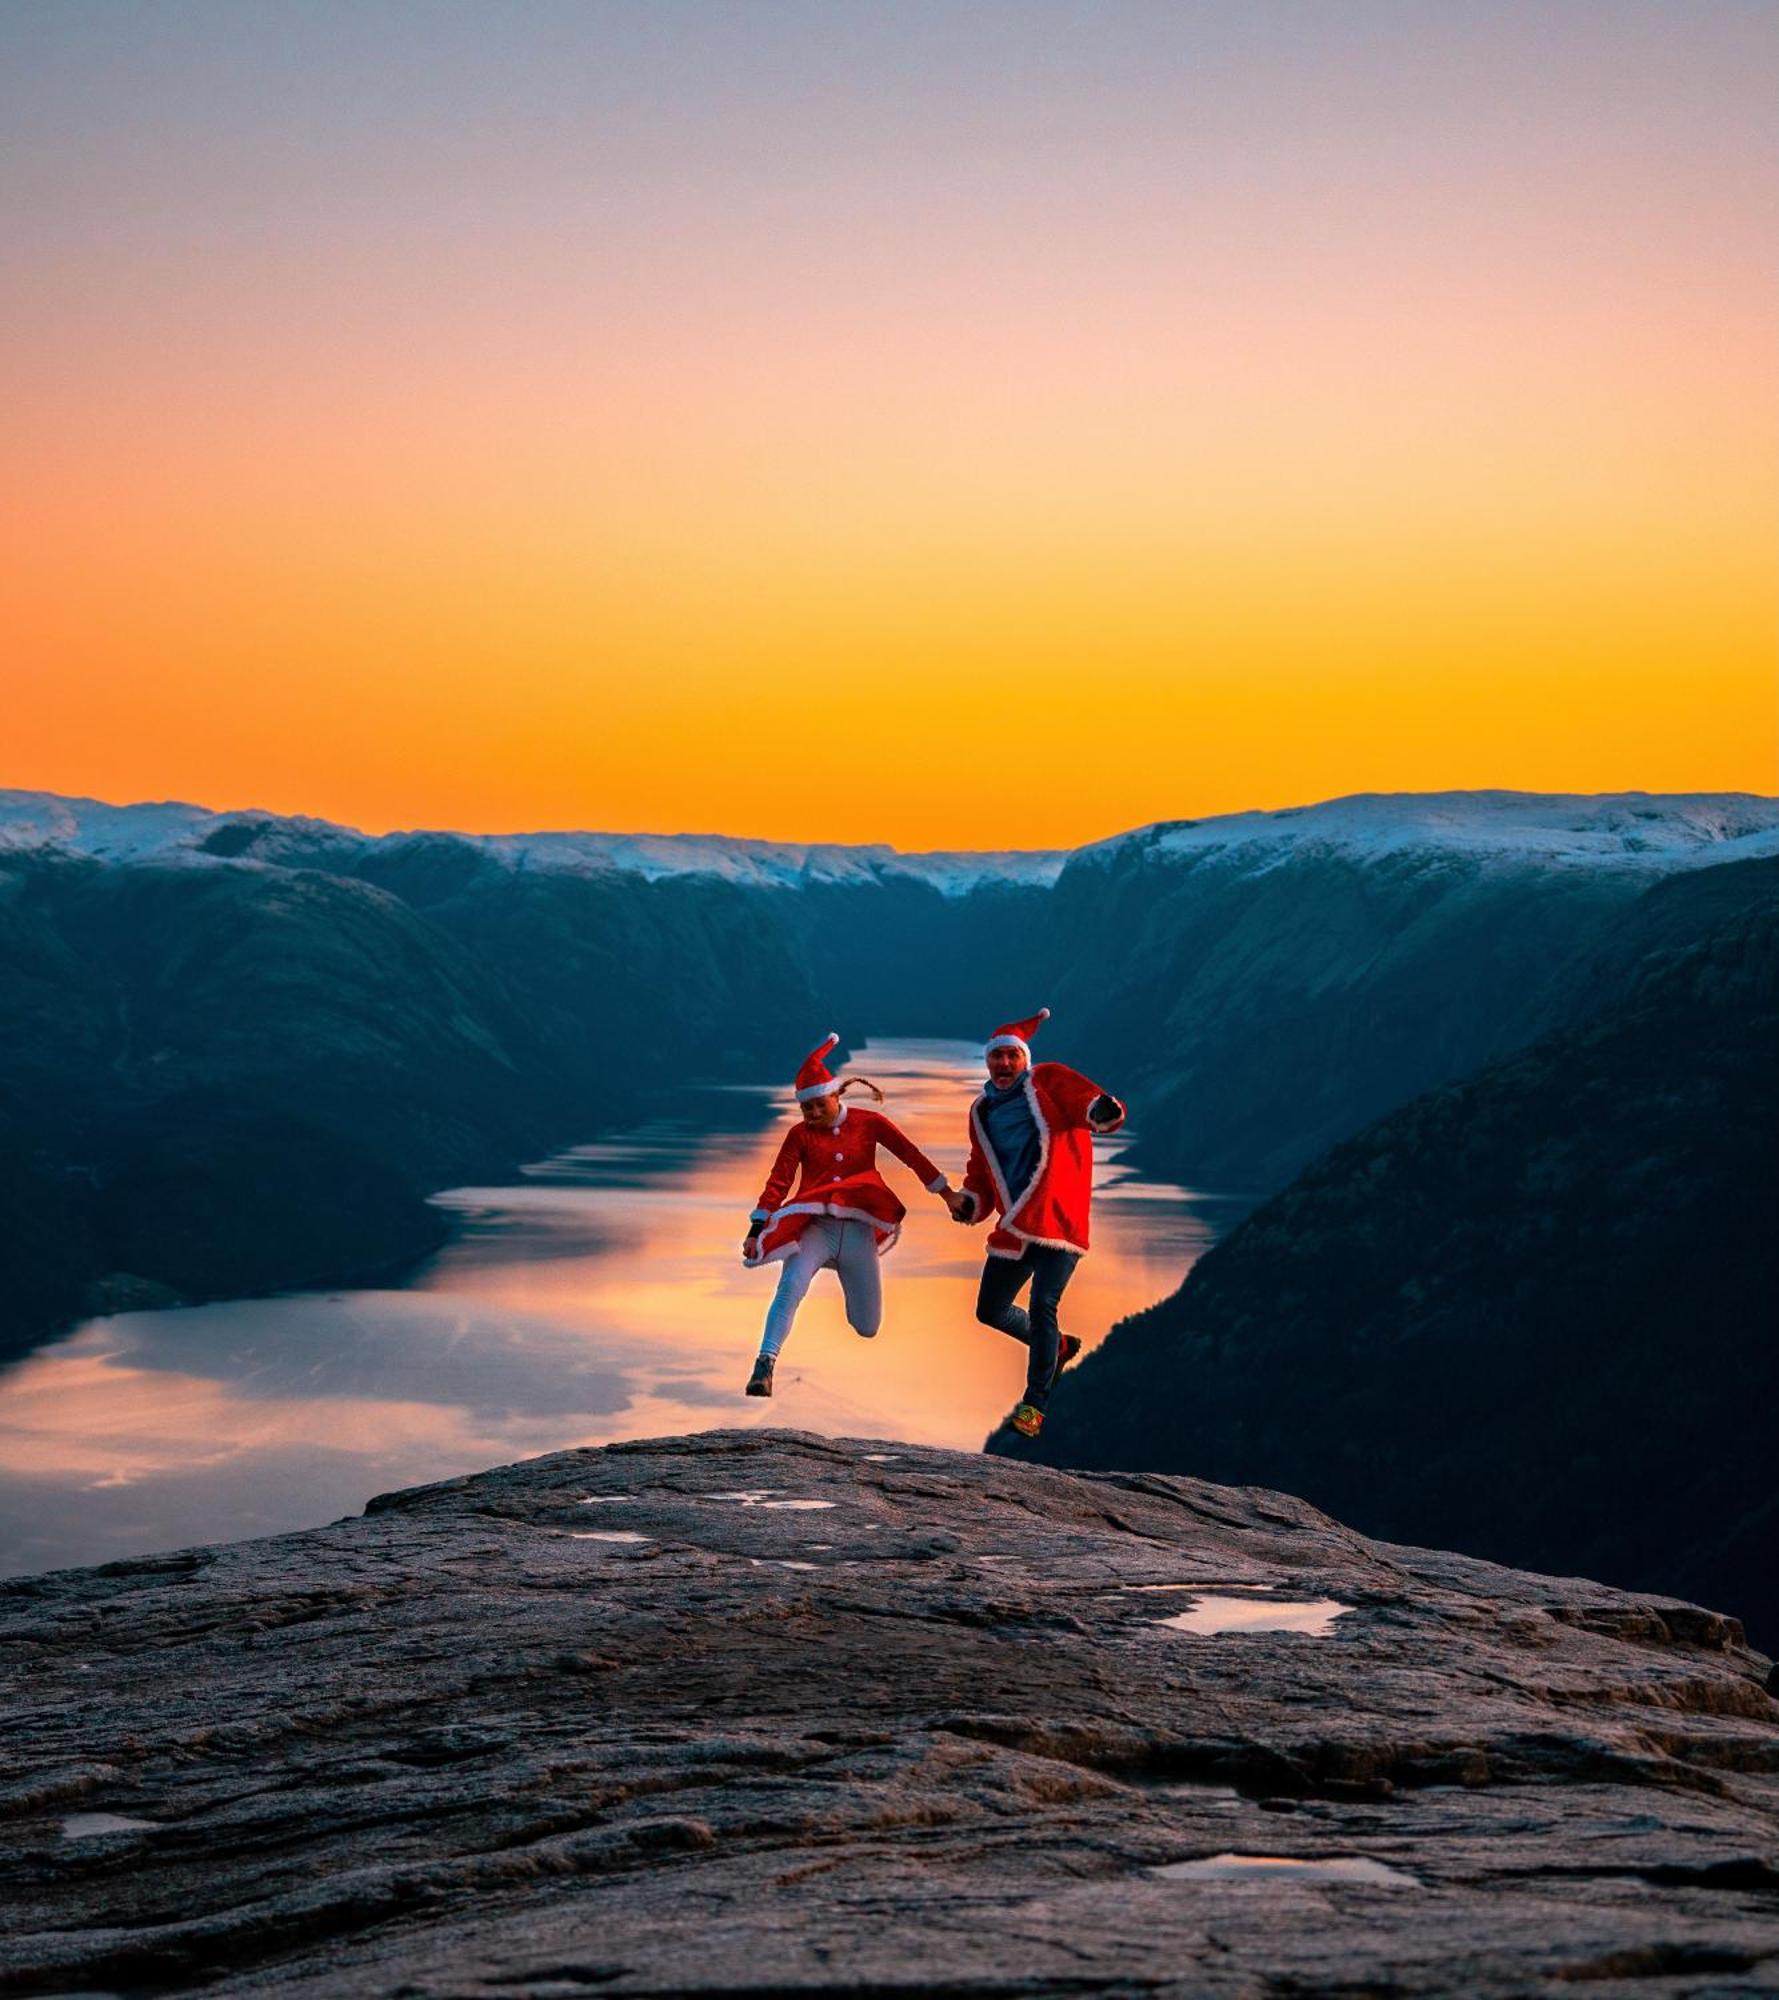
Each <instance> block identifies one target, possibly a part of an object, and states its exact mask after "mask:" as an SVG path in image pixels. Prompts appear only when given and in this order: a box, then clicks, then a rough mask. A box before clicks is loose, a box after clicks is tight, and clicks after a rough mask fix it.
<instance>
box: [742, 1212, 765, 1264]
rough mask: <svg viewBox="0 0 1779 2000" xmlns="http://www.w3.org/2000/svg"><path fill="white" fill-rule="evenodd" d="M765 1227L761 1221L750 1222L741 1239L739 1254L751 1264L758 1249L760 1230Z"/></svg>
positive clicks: (757, 1253)
mask: <svg viewBox="0 0 1779 2000" xmlns="http://www.w3.org/2000/svg"><path fill="white" fill-rule="evenodd" d="M765 1227H766V1225H765V1223H763V1222H750V1223H749V1224H748V1226H747V1234H746V1235H745V1236H744V1237H743V1238H742V1239H741V1254H742V1256H743V1257H745V1258H746V1259H747V1261H748V1262H749V1263H750V1264H751V1263H752V1262H753V1260H754V1258H755V1257H756V1256H758V1255H759V1250H760V1231H761V1230H762V1229H764V1228H765Z"/></svg>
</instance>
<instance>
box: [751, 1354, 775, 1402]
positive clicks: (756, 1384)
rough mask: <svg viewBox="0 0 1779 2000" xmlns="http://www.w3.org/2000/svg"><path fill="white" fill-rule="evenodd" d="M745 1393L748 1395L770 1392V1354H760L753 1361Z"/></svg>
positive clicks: (768, 1394)
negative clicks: (752, 1369) (752, 1368)
mask: <svg viewBox="0 0 1779 2000" xmlns="http://www.w3.org/2000/svg"><path fill="white" fill-rule="evenodd" d="M747 1393H748V1394H749V1395H750V1396H770V1395H771V1394H772V1356H771V1355H770V1354H762V1355H761V1356H760V1358H759V1359H758V1360H757V1361H756V1362H755V1363H754V1372H753V1373H752V1374H751V1375H750V1376H749V1377H748V1378H747Z"/></svg>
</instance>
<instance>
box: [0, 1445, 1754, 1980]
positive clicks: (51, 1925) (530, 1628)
mask: <svg viewBox="0 0 1779 2000" xmlns="http://www.w3.org/2000/svg"><path fill="white" fill-rule="evenodd" d="M1770 1672H1771V1668H1770V1663H1769V1662H1768V1661H1767V1660H1766V1659H1765V1658H1763V1657H1762V1656H1760V1655H1759V1654H1757V1653H1754V1652H1753V1651H1751V1650H1750V1649H1749V1647H1748V1646H1747V1644H1746V1643H1745V1641H1744V1638H1743V1635H1742V1631H1741V1628H1740V1627H1739V1626H1738V1624H1737V1623H1736V1622H1735V1620H1733V1619H1731V1618H1728V1617H1725V1616H1722V1615H1719V1614H1717V1613H1714V1612H1711V1611H1708V1610H1702V1609H1699V1608H1696V1607H1694V1606H1690V1605H1686V1604H1683V1603H1680V1602H1677V1601H1674V1600H1671V1599H1664V1598H1657V1597H1651V1596H1645V1595H1633V1594H1629V1593H1626V1592H1623V1591H1617V1590H1612V1589H1608V1588H1606V1587H1604V1586H1601V1585H1597V1584H1593V1583H1589V1582H1585V1581H1582V1580H1579V1579H1574V1578H1555V1577H1547V1576H1536V1575H1531V1574H1528V1573H1525V1572H1522V1571H1517V1570H1512V1569H1505V1568H1500V1567H1497V1566H1495V1565H1492V1564H1489V1563H1486V1562H1482V1561H1477V1560H1474V1559H1470V1558H1467V1557H1463V1556H1457V1555H1449V1554H1441V1553H1438V1552H1435V1551H1431V1550H1426V1549H1417V1548H1408V1547H1403V1546H1397V1545H1392V1544H1389V1543H1384V1542H1378V1541H1371V1540H1367V1539H1366V1538H1364V1537H1362V1536H1360V1535H1357V1534H1355V1533H1353V1532H1351V1531H1350V1530H1348V1529H1346V1528H1344V1527H1342V1526H1341V1525H1340V1524H1339V1523H1337V1522H1335V1521H1333V1520H1331V1519H1329V1518H1327V1517H1326V1516H1324V1515H1322V1514H1319V1513H1317V1512H1316V1511H1314V1510H1313V1509H1312V1508H1310V1507H1308V1506H1306V1505H1304V1504H1303V1503H1302V1502H1300V1501H1297V1500H1293V1499H1290V1498H1288V1497H1285V1496H1282V1495H1279V1494H1276V1493H1271V1492H1267V1491H1264V1490H1262V1489H1259V1488H1251V1487H1220V1486H1212V1485H1208V1484H1205V1483H1203V1482H1200V1481H1197V1480H1193V1479H1189V1478H1183V1477H1159V1476H1151V1475H1144V1474H1130V1473H1117V1472H1100V1473H1088V1474H1079V1473H1066V1472H1060V1471H1056V1470H1052V1469H1049V1468H1046V1467H1042V1466H1033V1465H1022V1464H1016V1463H1013V1462H1009V1461H1006V1460H1002V1459H996V1458H990V1457H978V1456H973V1455H968V1454H961V1453H956V1452H947V1451H938V1450H930V1449H924V1448H917V1447H913V1446H908V1445H895V1444H884V1443H880V1442H877V1441H874V1440H852V1441H847V1440H840V1441H836V1440H831V1439H824V1438H817V1437H814V1436H810V1435H806V1434H803V1433H798V1432H790V1431H772V1430H766V1431H726V1432H724V1431H719V1432H711V1433H706V1434H703V1435H700V1436H696V1437H687V1438H669V1439H656V1440H651V1441H645V1442H638V1443H626V1444H616V1445H611V1446H607V1447H605V1448H603V1449H599V1450H591V1449H590V1450H581V1451H569V1452H561V1453H557V1454H555V1455H553V1456H550V1457H547V1458H541V1459H537V1460H534V1461H531V1462H529V1463H526V1464H521V1465H514V1466H508V1467H504V1468H501V1469H499V1470H496V1471H491V1472H486V1473H483V1474H480V1475H477V1476H475V1477H469V1478H463V1479H457V1480H451V1481H448V1482H445V1483H443V1484H439V1485H434V1486H428V1487H422V1488H417V1489H415V1490H412V1491H408V1492H402V1493H395V1494H390V1495H387V1496H385V1497H384V1498H382V1499H380V1500H377V1501H373V1502H372V1503H371V1505H370V1507H369V1508H367V1510H366V1511H365V1513H364V1515H363V1516H362V1517H358V1518H353V1519H349V1520H344V1521H340V1522H338V1523H336V1524H334V1525H333V1526H331V1527H326V1528H321V1529H316V1530H313V1531H310V1532H306V1533H302V1534H294V1535H283V1536H279V1537H276V1538H273V1539H270V1540H265V1541H259V1542H242V1543H234V1544H229V1545H225V1546H220V1547H215V1548H206V1549H195V1550H188V1551H184V1552H180V1553H176V1554H170V1555H165V1556H159V1557H152V1558H148V1559H143V1560H136V1561H130V1562H119V1563H110V1564H106V1565H103V1566H101V1567H99V1568H96V1569H89V1570H81V1571H67V1572H61V1573H58V1574H55V1575H50V1576H40V1577H34V1578H26V1579H21V1580H16V1581H13V1582H10V1583H6V1584H4V1585H0V1673H3V1674H4V1683H3V1692H0V1815H3V1818H0V1841H3V1848H0V1938H3V1942H0V1989H3V1990H5V1991H9V1992H17V1993H38V1994H45V1993H61V1994H73V1993H80V1994H88V1995H92V1994H100V1993H111V1994H151V1993H156V1994H158V1993H172V1992H185V1991H192V1990H197V1989H203V1990H207V1991H210V1992H215V1993H242V1994H247V1993H256V1994H257V1993H267V1992H274V1991H277V1992H287V1993H291V1994H315V1995H358V1994H365V1995H390V1996H405V1997H406V1996H411V2000H442V1996H454V1995H463V1996H471V1995H474V1996H486V2000H497V1996H498V2000H510V1997H511V1996H538V1997H539V2000H542V1996H550V1995H565V1996H571V1995H584V1994H587V1993H591V1992H599V1993H609V1994H611V1995H613V1996H635V1995H642V1994H648V1995H665V1994H671V1993H737V1994H739V1993H747V1994H753V1995H760V1994H773V1993H785V1994H788V1993H796V1994H809V1995H815V1994H830V1993H831V1994H839V1993H846V1994H850V1995H866V1996H876V1995H890V1994H937V1995H957V1996H964V1995H1003V1994H1009V1995H1010V1994H1059V1995H1182V1996H1183V1995H1200V1994H1202V1995H1210V1996H1223V1995H1229V1996H1237V1995H1240V1996H1256V2000H1259V1996H1281V1995H1301V1994H1312V1993H1339V1994H1353V1995H1357V1994H1386V1993H1387V1994H1431V1993H1463V1994H1478V1995H1498V1994H1499V1995H1507V1994H1549V1995H1557V1994H1573V1993H1576V1992H1583V1993H1587V1994H1590V1995H1600V1996H1608V1995H1615V1994H1622V1995H1636V1996H1639V1997H1640V2000H1641V1997H1642V1996H1652V1995H1658V1994H1670V1993H1675V1994H1678V1993H1686V1994H1707V1993H1710V1994H1731V1993H1734V1994H1752V1993H1774V1992H1779V1702H1776V1701H1775V1700H1774V1698H1773V1695H1772V1693H1771V1691H1770V1689H1771V1685H1772V1684H1771V1682H1770V1679H1769V1676H1770Z"/></svg>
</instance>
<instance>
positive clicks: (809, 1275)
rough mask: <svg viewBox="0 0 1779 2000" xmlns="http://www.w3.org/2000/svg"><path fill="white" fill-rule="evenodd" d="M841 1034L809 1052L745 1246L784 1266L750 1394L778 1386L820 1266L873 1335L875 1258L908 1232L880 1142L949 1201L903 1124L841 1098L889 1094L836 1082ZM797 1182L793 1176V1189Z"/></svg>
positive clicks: (748, 1256)
mask: <svg viewBox="0 0 1779 2000" xmlns="http://www.w3.org/2000/svg"><path fill="white" fill-rule="evenodd" d="M839 1040H840V1037H839V1036H838V1035H830V1036H829V1037H828V1039H827V1040H826V1041H825V1042H823V1043H822V1045H821V1047H820V1048H819V1049H812V1050H811V1051H810V1053H809V1054H808V1055H807V1056H805V1057H804V1059H803V1066H802V1068H801V1069H799V1070H798V1072H797V1084H796V1099H797V1107H798V1110H799V1111H800V1112H801V1113H802V1117H801V1119H800V1121H799V1122H798V1123H797V1124H795V1125H793V1126H792V1127H791V1129H790V1130H789V1131H788V1132H787V1133H786V1134H785V1135H784V1143H783V1144H782V1145H781V1146H780V1147H779V1149H778V1158H777V1159H776V1160H774V1161H773V1163H772V1171H771V1173H770V1174H768V1175H767V1176H766V1185H765V1186H764V1187H763V1188H762V1189H761V1190H760V1199H759V1201H758V1202H757V1203H756V1204H755V1207H754V1211H753V1216H752V1218H751V1220H752V1226H751V1227H750V1228H749V1230H748V1232H747V1241H746V1242H745V1243H743V1244H742V1246H741V1254H742V1257H743V1259H744V1261H745V1262H747V1263H749V1264H773V1263H780V1262H782V1264H783V1266H784V1268H783V1270H781V1271H780V1273H779V1276H778V1290H777V1291H776V1292H775V1293H774V1294H773V1299H772V1305H771V1308H770V1309H769V1310H768V1312H767V1314H766V1330H765V1333H764V1334H763V1335H762V1337H761V1340H760V1358H759V1359H758V1360H757V1361H756V1362H755V1363H754V1372H753V1374H752V1376H751V1377H750V1378H749V1380H748V1385H747V1393H748V1394H749V1395H750V1396H770V1395H771V1394H772V1367H773V1363H774V1362H775V1361H776V1360H777V1359H778V1354H779V1350H780V1348H782V1347H783V1346H784V1342H785V1336H786V1335H787V1334H788V1333H789V1332H790V1330H791V1322H792V1321H793V1320H794V1319H795V1318H796V1317H797V1308H798V1307H799V1306H800V1305H801V1304H802V1303H803V1295H804V1293H805V1292H807V1291H808V1290H809V1287H810V1286H811V1284H813V1283H814V1281H815V1274H816V1273H817V1272H818V1271H825V1270H828V1269H830V1268H831V1269H833V1270H835V1271H837V1272H838V1273H839V1274H840V1289H841V1291H842V1292H843V1293H844V1295H845V1298H846V1317H847V1321H848V1323H849V1324H850V1325H851V1327H852V1330H853V1332H854V1333H856V1334H859V1335H861V1336H862V1337H863V1338H864V1339H866V1340H870V1339H872V1338H874V1337H875V1335H876V1332H877V1329H878V1326H879V1324H880V1323H881V1321H882V1319H883V1279H882V1274H881V1273H880V1272H879V1270H878V1268H877V1260H878V1258H879V1257H881V1256H882V1255H883V1254H884V1253H885V1251H887V1250H889V1249H890V1248H891V1246H892V1245H893V1244H894V1243H895V1240H896V1238H897V1237H898V1236H899V1235H900V1234H901V1233H902V1218H903V1216H904V1215H906V1214H907V1212H908V1211H907V1210H906V1209H905V1208H904V1207H903V1206H902V1204H901V1202H899V1201H898V1200H897V1199H896V1197H895V1196H894V1195H893V1194H892V1193H891V1192H890V1190H889V1187H888V1186H887V1185H886V1183H885V1181H884V1178H883V1176H882V1175H881V1174H880V1173H879V1172H878V1171H877V1149H878V1147H879V1146H883V1147H885V1148H886V1149H887V1150H888V1151H890V1152H892V1153H894V1154H895V1156H896V1158H897V1159H898V1160H900V1161H901V1162H902V1164H903V1165H904V1166H906V1167H910V1168H912V1169H913V1171H914V1172H915V1173H917V1174H918V1175H919V1176H920V1178H921V1181H922V1183H923V1184H924V1185H925V1187H926V1189H927V1191H928V1192H929V1193H931V1194H936V1195H939V1196H940V1197H942V1198H943V1200H944V1201H945V1204H946V1206H947V1207H950V1205H951V1201H952V1195H953V1190H952V1187H951V1184H950V1183H949V1182H948V1181H947V1180H946V1178H945V1176H944V1174H942V1173H941V1172H940V1171H939V1169H938V1168H937V1167H936V1166H934V1165H933V1163H932V1161H931V1160H929V1159H928V1158H927V1156H926V1154H925V1153H923V1152H922V1151H921V1150H920V1148H919V1147H918V1146H917V1145H915V1143H914V1141H913V1140H912V1139H910V1138H909V1137H908V1136H907V1134H906V1133H905V1132H903V1131H902V1130H901V1128H900V1127H899V1126H897V1125H895V1124H894V1123H892V1122H891V1120H889V1119H888V1118H886V1117H884V1115H883V1113H882V1112H881V1111H869V1110H866V1109H865V1108H864V1107H862V1106H860V1105H854V1104H847V1103H845V1102H844V1101H843V1100H844V1098H845V1095H846V1093H847V1092H848V1091H849V1090H854V1089H859V1090H868V1091H870V1093H871V1095H872V1096H873V1097H875V1098H876V1099H877V1101H878V1103H879V1104H881V1103H882V1102H883V1092H882V1091H881V1090H879V1089H878V1088H877V1086H876V1084H874V1083H872V1082H870V1081H869V1080H868V1079H866V1078H865V1077H848V1078H847V1080H846V1081H845V1082H844V1083H839V1082H836V1081H835V1079H834V1078H833V1077H832V1076H831V1075H830V1074H829V1072H828V1065H827V1061H826V1058H827V1056H828V1053H829V1051H830V1050H832V1049H833V1048H834V1047H836V1045H837V1044H838V1043H839ZM792 1181H795V1182H796V1183H797V1189H796V1193H795V1194H794V1195H792V1194H791V1183H792ZM787 1195H788V1196H790V1199H789V1200H787V1199H786V1197H787Z"/></svg>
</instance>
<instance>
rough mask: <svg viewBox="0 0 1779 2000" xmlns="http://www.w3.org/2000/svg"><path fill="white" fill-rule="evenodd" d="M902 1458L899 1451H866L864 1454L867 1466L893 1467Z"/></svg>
mask: <svg viewBox="0 0 1779 2000" xmlns="http://www.w3.org/2000/svg"><path fill="white" fill-rule="evenodd" d="M901 1456H902V1454H901V1453H900V1452H899V1451H868V1452H866V1453H865V1463H866V1464H867V1465H894V1464H895V1463H896V1461H897V1460H898V1459H899V1458H900V1457H901Z"/></svg>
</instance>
